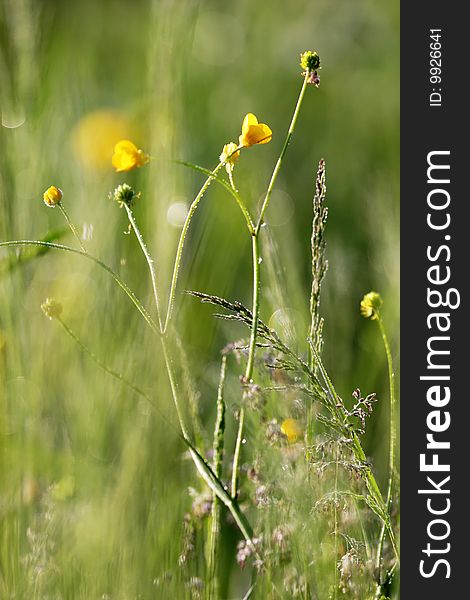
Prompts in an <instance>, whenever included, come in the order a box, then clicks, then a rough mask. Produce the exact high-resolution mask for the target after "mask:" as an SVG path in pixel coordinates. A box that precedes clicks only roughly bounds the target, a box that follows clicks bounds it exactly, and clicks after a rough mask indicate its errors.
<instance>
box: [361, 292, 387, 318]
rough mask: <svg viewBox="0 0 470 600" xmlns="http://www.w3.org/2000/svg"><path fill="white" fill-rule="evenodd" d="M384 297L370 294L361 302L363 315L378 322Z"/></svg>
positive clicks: (375, 293)
mask: <svg viewBox="0 0 470 600" xmlns="http://www.w3.org/2000/svg"><path fill="white" fill-rule="evenodd" d="M381 306H382V297H381V296H380V294H379V293H377V292H369V293H368V294H366V295H365V296H364V298H363V299H362V300H361V315H362V316H363V317H365V318H366V319H371V320H372V321H376V320H377V319H379V317H380V308H381Z"/></svg>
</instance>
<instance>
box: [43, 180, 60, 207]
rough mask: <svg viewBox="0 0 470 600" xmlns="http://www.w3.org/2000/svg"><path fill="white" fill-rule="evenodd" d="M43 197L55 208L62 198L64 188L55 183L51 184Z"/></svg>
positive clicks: (46, 202)
mask: <svg viewBox="0 0 470 600" xmlns="http://www.w3.org/2000/svg"><path fill="white" fill-rule="evenodd" d="M42 197H43V199H44V203H45V204H47V206H50V207H51V208H54V206H57V204H59V202H60V201H61V200H62V190H61V189H60V188H58V187H56V186H55V185H51V187H49V188H47V190H46V191H45V192H44V194H43V195H42Z"/></svg>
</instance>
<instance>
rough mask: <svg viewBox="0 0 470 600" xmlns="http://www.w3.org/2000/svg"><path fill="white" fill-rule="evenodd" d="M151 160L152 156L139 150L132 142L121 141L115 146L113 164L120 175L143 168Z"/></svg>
mask: <svg viewBox="0 0 470 600" xmlns="http://www.w3.org/2000/svg"><path fill="white" fill-rule="evenodd" d="M149 160H150V156H149V155H148V154H145V152H143V151H142V150H140V149H139V148H137V146H136V145H135V144H134V143H133V142H131V141H130V140H121V141H119V142H118V143H117V144H116V145H115V146H114V154H113V158H112V163H113V167H114V168H115V169H116V171H117V172H118V173H119V172H120V171H131V170H132V169H135V168H136V167H142V166H143V165H146V164H147V163H148V162H149Z"/></svg>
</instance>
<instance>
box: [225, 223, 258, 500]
mask: <svg viewBox="0 0 470 600" xmlns="http://www.w3.org/2000/svg"><path fill="white" fill-rule="evenodd" d="M251 242H252V256H253V321H252V324H251V334H250V345H249V349H248V360H247V363H246V369H245V377H244V382H245V385H250V383H251V378H252V376H253V367H254V364H255V352H256V339H257V337H258V323H259V295H260V261H259V258H260V257H259V236H258V235H255V234H253V236H252V238H251ZM243 404H244V400H242V406H241V407H240V413H239V417H238V431H237V439H236V442H235V451H234V455H233V470H232V486H231V488H232V497H233V498H235V497H236V496H237V486H238V470H239V463H240V450H241V445H242V441H243V427H244V424H245V407H244V405H243Z"/></svg>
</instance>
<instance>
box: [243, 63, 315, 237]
mask: <svg viewBox="0 0 470 600" xmlns="http://www.w3.org/2000/svg"><path fill="white" fill-rule="evenodd" d="M307 81H308V73H307V74H305V75H304V81H303V83H302V88H301V90H300V94H299V97H298V100H297V104H296V106H295V110H294V114H293V115H292V120H291V123H290V126H289V130H288V132H287V137H286V140H285V142H284V146H283V147H282V150H281V154H280V155H279V158H278V159H277V163H276V166H275V167H274V171H273V174H272V175H271V181H270V182H269V186H268V189H267V191H266V195H265V197H264V201H263V204H262V206H261V210H260V213H259V218H258V222H257V224H256V229H255V233H256V235H258V232H259V230H260V227H261V225H262V224H263V219H264V215H265V213H266V209H267V208H268V204H269V201H270V199H271V194H272V191H273V188H274V184H275V183H276V179H277V176H278V174H279V171H280V169H281V165H282V161H283V159H284V156H285V154H286V152H287V148H288V147H289V144H290V141H291V139H292V136H293V135H294V130H295V125H296V123H297V117H298V116H299V112H300V107H301V106H302V102H303V99H304V96H305V90H306V89H307Z"/></svg>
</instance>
